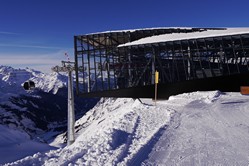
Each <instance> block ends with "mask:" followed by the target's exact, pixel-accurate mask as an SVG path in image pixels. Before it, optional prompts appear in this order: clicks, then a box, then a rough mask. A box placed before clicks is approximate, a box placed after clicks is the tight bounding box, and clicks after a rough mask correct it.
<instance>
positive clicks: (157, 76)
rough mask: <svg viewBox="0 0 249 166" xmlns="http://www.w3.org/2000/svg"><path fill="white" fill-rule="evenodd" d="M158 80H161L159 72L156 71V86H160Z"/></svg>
mask: <svg viewBox="0 0 249 166" xmlns="http://www.w3.org/2000/svg"><path fill="white" fill-rule="evenodd" d="M158 80H159V72H158V71H156V72H155V84H158Z"/></svg>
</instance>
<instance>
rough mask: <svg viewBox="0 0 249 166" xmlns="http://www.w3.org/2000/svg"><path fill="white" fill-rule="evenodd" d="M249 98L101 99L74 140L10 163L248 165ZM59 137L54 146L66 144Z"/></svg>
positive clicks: (82, 121) (81, 122) (78, 127)
mask: <svg viewBox="0 0 249 166" xmlns="http://www.w3.org/2000/svg"><path fill="white" fill-rule="evenodd" d="M248 107H249V100H248V96H242V95H241V94H239V93H222V92H219V91H211V92H193V93H186V94H181V95H177V96H172V97H170V98H169V100H162V101H158V102H157V105H156V106H155V103H154V102H153V101H152V100H151V99H142V100H140V101H139V100H134V99H112V98H109V99H101V100H100V101H99V103H98V104H97V105H96V106H95V107H94V108H93V109H91V110H90V111H89V112H87V114H86V115H84V116H83V117H82V118H80V119H79V120H78V121H77V122H76V126H75V127H76V132H77V133H76V141H75V143H73V144H72V145H70V146H68V147H64V148H59V149H56V150H50V151H48V152H46V153H44V152H38V153H36V154H34V155H32V156H27V157H26V158H23V159H21V160H18V161H15V162H12V163H8V164H6V165H49V166H54V165H131V166H134V165H172V166H174V165H181V166H186V165H210V166H211V165H226V166H228V165H231V166H232V165H248V152H249V143H248V140H249V132H248V131H249V109H248ZM62 141H63V138H62V135H59V136H58V137H57V138H56V139H55V140H54V142H53V143H52V144H50V145H53V144H58V143H59V142H62Z"/></svg>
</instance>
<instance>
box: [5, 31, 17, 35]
mask: <svg viewBox="0 0 249 166" xmlns="http://www.w3.org/2000/svg"><path fill="white" fill-rule="evenodd" d="M0 34H4V35H19V33H15V32H4V31H0Z"/></svg>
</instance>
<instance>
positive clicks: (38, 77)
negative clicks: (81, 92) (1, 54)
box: [0, 66, 99, 164]
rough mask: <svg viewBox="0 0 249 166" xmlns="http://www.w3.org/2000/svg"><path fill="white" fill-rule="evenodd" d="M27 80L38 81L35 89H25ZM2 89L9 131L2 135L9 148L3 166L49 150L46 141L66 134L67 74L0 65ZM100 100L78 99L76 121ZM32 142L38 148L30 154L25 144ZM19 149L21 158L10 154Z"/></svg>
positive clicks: (2, 116) (0, 112)
mask: <svg viewBox="0 0 249 166" xmlns="http://www.w3.org/2000/svg"><path fill="white" fill-rule="evenodd" d="M27 80H32V81H34V82H35V86H36V88H35V89H34V90H32V91H25V90H24V88H23V86H22V85H23V83H24V82H25V81H27ZM0 87H1V88H0V128H1V131H5V132H1V134H0V141H1V142H0V144H1V145H7V146H6V147H8V148H5V149H4V148H1V150H0V154H1V157H0V164H1V163H4V162H5V161H6V162H7V161H14V160H16V159H18V158H22V157H25V156H27V155H30V154H33V153H35V152H37V151H36V150H38V151H40V150H42V149H46V150H47V149H49V146H48V145H47V144H44V145H42V142H43V143H45V142H49V141H50V140H51V139H52V138H53V137H54V136H56V135H57V134H60V133H63V132H65V131H66V118H67V76H66V73H65V75H63V74H59V73H55V72H52V73H50V74H45V73H42V72H39V71H35V70H32V69H28V68H26V69H14V68H12V67H9V66H0ZM98 100H99V99H82V98H77V97H76V98H75V112H76V118H80V117H82V115H84V114H85V113H86V112H87V111H88V110H89V109H90V108H92V107H93V106H94V105H95V104H96V102H97V101H98ZM17 140H20V141H17ZM30 141H31V142H32V141H33V143H32V145H34V144H35V143H36V145H37V146H34V147H33V149H30V151H28V150H27V147H25V146H26V145H25V144H26V143H27V142H30ZM64 141H66V140H64ZM21 142H24V143H25V144H22V143H21ZM61 143H63V142H61ZM24 145H25V146H24ZM15 146H17V147H18V148H19V152H18V151H17V152H18V153H19V155H18V156H16V157H17V158H15V157H13V156H12V157H11V155H9V154H13V152H15V151H16V150H17V149H18V148H17V149H15V148H12V147H15ZM39 147H41V148H39ZM7 152H9V153H7ZM27 152H28V153H27ZM8 157H10V158H8ZM11 159H12V160H11Z"/></svg>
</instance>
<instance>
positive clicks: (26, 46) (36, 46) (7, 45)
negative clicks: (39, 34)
mask: <svg viewBox="0 0 249 166" xmlns="http://www.w3.org/2000/svg"><path fill="white" fill-rule="evenodd" d="M0 47H21V48H41V49H63V48H62V47H50V46H40V45H22V44H1V43H0Z"/></svg>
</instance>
